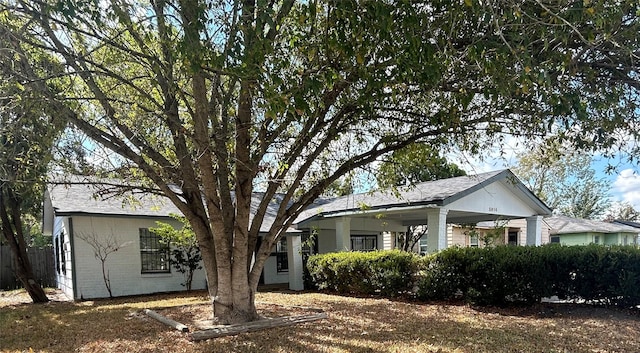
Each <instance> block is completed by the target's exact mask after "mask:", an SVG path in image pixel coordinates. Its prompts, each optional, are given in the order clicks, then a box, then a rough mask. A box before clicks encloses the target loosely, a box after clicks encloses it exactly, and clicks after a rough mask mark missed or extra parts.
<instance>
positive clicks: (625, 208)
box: [604, 201, 640, 222]
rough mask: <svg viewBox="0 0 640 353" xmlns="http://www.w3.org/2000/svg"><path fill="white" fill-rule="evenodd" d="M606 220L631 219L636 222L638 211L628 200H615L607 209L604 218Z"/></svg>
mask: <svg viewBox="0 0 640 353" xmlns="http://www.w3.org/2000/svg"><path fill="white" fill-rule="evenodd" d="M604 220H605V221H607V222H613V221H631V222H636V221H639V220H640V212H638V211H637V210H636V209H635V208H634V207H633V205H632V204H631V203H629V202H626V201H625V202H616V203H614V204H613V205H612V207H611V208H610V209H609V211H607V215H606V216H605V218H604Z"/></svg>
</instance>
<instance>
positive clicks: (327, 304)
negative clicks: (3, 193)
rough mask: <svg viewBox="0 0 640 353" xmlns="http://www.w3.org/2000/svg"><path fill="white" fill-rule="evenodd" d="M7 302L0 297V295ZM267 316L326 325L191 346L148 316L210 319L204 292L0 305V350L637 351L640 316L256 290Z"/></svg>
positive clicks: (546, 306) (549, 306)
mask: <svg viewBox="0 0 640 353" xmlns="http://www.w3.org/2000/svg"><path fill="white" fill-rule="evenodd" d="M0 298H1V297H0ZM257 301H258V302H259V305H258V307H259V309H260V311H261V313H262V315H264V316H268V317H277V316H283V315H290V314H296V313H305V312H306V313H308V311H305V310H304V309H302V308H297V306H303V307H304V306H308V307H318V308H322V309H324V310H325V311H326V312H327V314H328V315H329V319H327V320H322V321H318V322H312V323H305V324H301V325H297V326H293V327H282V328H275V329H270V330H266V331H260V332H254V333H248V334H242V335H238V336H234V337H224V338H219V339H215V340H209V341H204V342H190V341H189V340H188V335H186V334H183V333H180V332H178V331H175V330H173V329H172V328H170V327H168V326H165V325H163V324H161V323H159V322H157V321H155V320H153V319H151V318H148V317H146V316H145V315H142V314H141V310H142V309H143V308H150V309H153V310H156V311H158V312H160V313H162V314H163V315H167V316H168V317H171V318H173V319H174V320H177V321H180V322H182V323H184V324H186V325H188V326H191V325H194V323H195V322H196V321H197V320H209V319H211V312H210V307H209V304H208V302H209V301H208V299H207V298H206V297H205V296H204V293H201V292H200V293H195V294H189V295H187V294H172V295H158V296H149V297H134V298H122V299H115V300H100V301H88V302H80V303H72V302H53V303H50V304H45V305H33V304H20V303H11V302H9V301H7V300H0V350H1V351H3V352H22V351H28V350H29V348H32V349H33V350H34V351H45V352H74V351H76V352H203V351H206V352H261V353H269V352H308V353H314V352H637V351H640V341H639V340H638V339H637V337H639V336H640V320H639V318H638V316H637V314H636V313H635V312H627V311H618V310H610V309H606V308H593V307H585V306H577V305H558V304H544V305H539V306H536V307H534V308H527V309H524V308H522V309H486V308H484V309H483V308H473V307H469V306H465V305H446V304H420V303H411V302H402V301H390V300H386V299H379V298H352V297H342V296H336V295H329V294H322V293H300V294H298V293H277V292H270V293H259V294H258V296H257Z"/></svg>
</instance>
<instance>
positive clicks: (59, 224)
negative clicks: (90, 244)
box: [53, 217, 74, 299]
mask: <svg viewBox="0 0 640 353" xmlns="http://www.w3.org/2000/svg"><path fill="white" fill-rule="evenodd" d="M62 234H64V236H63V238H62V239H63V242H62V243H61V242H60V238H61V237H60V236H61V235H62ZM70 239H71V238H70V237H69V218H66V217H55V218H54V220H53V243H54V247H55V249H56V250H55V251H54V257H55V266H56V269H55V271H56V286H57V287H58V288H59V289H60V290H62V292H63V293H64V294H65V295H66V296H67V297H69V298H71V299H74V297H73V268H72V262H71V261H72V258H71V241H70ZM63 259H64V262H63Z"/></svg>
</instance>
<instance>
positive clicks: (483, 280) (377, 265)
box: [307, 244, 640, 307]
mask: <svg viewBox="0 0 640 353" xmlns="http://www.w3.org/2000/svg"><path fill="white" fill-rule="evenodd" d="M307 267H308V272H309V277H310V280H311V281H312V282H313V284H315V286H317V288H319V289H329V290H334V291H337V292H340V293H353V294H379V295H383V296H389V297H393V296H398V295H401V294H405V293H409V292H412V290H413V289H414V286H415V284H416V283H417V291H416V292H415V295H416V297H417V298H419V299H421V300H454V299H455V300H460V299H462V300H465V301H468V302H471V303H474V304H478V305H505V304H512V303H521V304H533V303H537V302H539V301H540V299H541V298H543V297H551V296H554V295H556V296H558V297H560V298H561V299H583V300H586V301H591V302H600V303H604V304H608V305H621V306H626V307H630V306H635V305H640V249H638V248H635V247H631V246H602V245H587V246H560V245H557V244H554V245H545V246H539V247H530V246H525V247H521V246H498V247H491V248H449V249H446V250H444V251H441V252H439V253H437V254H435V255H431V256H427V257H419V256H417V255H415V254H411V253H406V252H401V251H397V250H393V251H375V252H339V253H329V254H319V255H314V256H311V257H310V258H309V260H308V262H307Z"/></svg>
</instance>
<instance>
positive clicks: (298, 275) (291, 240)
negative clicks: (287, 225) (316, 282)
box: [286, 234, 304, 290]
mask: <svg viewBox="0 0 640 353" xmlns="http://www.w3.org/2000/svg"><path fill="white" fill-rule="evenodd" d="M286 237H287V262H288V263H289V289H291V290H304V280H303V278H302V277H303V273H304V268H303V266H304V265H303V263H302V240H301V239H302V237H301V236H300V235H297V234H293V235H287V236H286Z"/></svg>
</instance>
